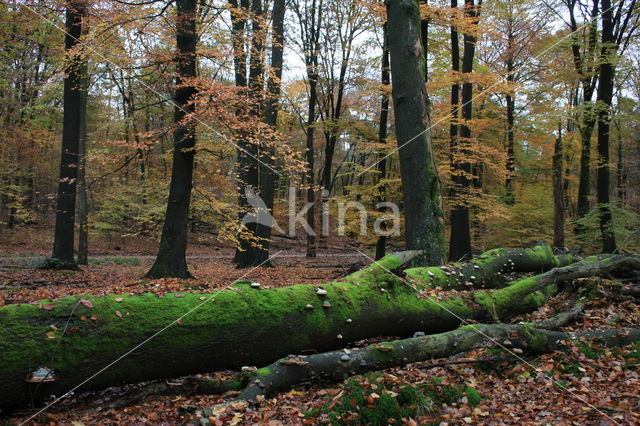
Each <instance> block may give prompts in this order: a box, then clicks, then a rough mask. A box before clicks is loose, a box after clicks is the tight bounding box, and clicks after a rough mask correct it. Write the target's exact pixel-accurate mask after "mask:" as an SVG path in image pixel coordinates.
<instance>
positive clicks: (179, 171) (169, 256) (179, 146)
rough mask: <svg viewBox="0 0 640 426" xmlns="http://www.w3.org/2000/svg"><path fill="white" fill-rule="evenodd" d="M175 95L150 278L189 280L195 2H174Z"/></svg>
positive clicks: (182, 0) (148, 275) (193, 125)
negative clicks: (169, 160)
mask: <svg viewBox="0 0 640 426" xmlns="http://www.w3.org/2000/svg"><path fill="white" fill-rule="evenodd" d="M176 12H177V14H176V91H175V99H174V103H175V106H174V114H173V117H174V125H175V126H176V128H175V130H174V132H173V155H172V157H173V166H172V172H171V183H170V186H169V197H168V199H167V210H166V213H165V218H164V226H163V227H162V235H161V237H160V248H159V250H158V255H157V256H156V260H155V262H154V264H153V266H152V267H151V269H150V270H149V272H147V277H150V278H164V277H176V278H189V277H191V274H190V273H189V271H188V269H187V259H186V251H187V220H188V219H189V205H190V202H191V189H192V185H193V160H194V157H195V150H194V148H195V144H196V129H195V123H193V121H192V118H191V117H189V115H190V114H192V113H193V112H194V111H195V106H194V104H193V96H194V95H195V94H196V88H195V87H194V86H193V83H192V82H191V81H190V80H191V79H193V78H195V77H196V44H197V40H198V34H197V32H196V13H197V1H196V0H177V1H176Z"/></svg>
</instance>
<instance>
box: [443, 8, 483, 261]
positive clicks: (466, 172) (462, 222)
mask: <svg viewBox="0 0 640 426" xmlns="http://www.w3.org/2000/svg"><path fill="white" fill-rule="evenodd" d="M464 6H465V7H464V15H465V17H467V18H469V17H470V18H472V19H473V20H474V22H475V23H477V20H478V18H479V16H480V11H479V9H478V8H477V7H476V6H475V5H474V4H473V0H465V2H464ZM476 39H477V37H476V36H475V34H473V33H465V35H464V49H463V53H462V74H463V76H464V75H465V74H466V75H467V76H466V78H465V81H464V83H463V84H462V120H463V123H462V124H461V125H460V139H459V143H458V145H460V144H462V145H463V146H462V148H459V147H458V148H457V149H456V151H455V152H454V153H453V154H454V164H453V179H454V185H453V186H454V191H455V192H456V197H462V198H463V199H462V200H458V201H457V203H456V204H455V205H454V206H453V207H452V209H451V215H450V222H451V237H450V241H449V260H452V261H455V260H460V259H467V258H469V257H470V256H471V224H470V221H469V205H468V203H469V200H468V197H469V194H468V192H469V186H470V185H471V176H472V170H471V164H470V163H469V162H468V160H467V158H460V157H461V156H462V157H468V148H467V147H466V146H468V145H469V144H470V143H471V129H470V127H469V121H470V120H471V119H472V118H473V102H472V100H473V83H471V82H470V81H468V80H469V74H470V73H471V72H473V58H474V56H475V48H476V41H477V40H476ZM456 154H457V155H456Z"/></svg>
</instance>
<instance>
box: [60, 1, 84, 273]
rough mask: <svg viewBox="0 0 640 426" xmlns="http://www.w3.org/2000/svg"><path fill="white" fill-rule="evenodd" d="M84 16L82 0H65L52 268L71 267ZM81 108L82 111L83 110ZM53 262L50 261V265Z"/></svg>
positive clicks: (81, 122)
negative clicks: (65, 55) (64, 63)
mask: <svg viewBox="0 0 640 426" xmlns="http://www.w3.org/2000/svg"><path fill="white" fill-rule="evenodd" d="M85 15H86V4H85V2H84V1H75V0H70V1H68V2H67V12H66V24H65V27H66V35H65V51H66V52H68V53H70V57H69V64H67V69H66V75H65V78H64V112H63V123H62V153H61V157H60V180H59V183H58V195H57V199H56V200H57V201H56V226H55V231H54V240H53V253H52V255H51V257H52V258H53V260H55V265H56V267H68V268H75V267H76V263H75V259H74V256H73V246H74V228H75V213H76V211H75V210H76V186H77V179H78V160H79V158H78V151H79V143H80V138H81V131H82V127H83V126H84V124H83V122H84V121H85V120H86V102H83V100H82V99H83V97H84V96H86V90H87V89H86V87H87V84H86V82H87V63H86V57H83V53H82V52H81V51H78V47H79V45H80V38H81V37H82V24H83V22H82V21H83V19H84V17H85ZM83 107H84V108H85V111H83ZM53 265H54V262H52V266H53Z"/></svg>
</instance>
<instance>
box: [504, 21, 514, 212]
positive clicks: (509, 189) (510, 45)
mask: <svg viewBox="0 0 640 426" xmlns="http://www.w3.org/2000/svg"><path fill="white" fill-rule="evenodd" d="M513 50H514V34H513V28H509V33H508V34H507V51H508V52H509V57H508V58H507V61H506V62H507V82H508V83H510V84H513V81H514V75H513V72H514V60H513V57H512V55H513ZM510 90H511V88H510ZM515 97H516V94H515V90H514V92H513V94H511V92H509V93H507V95H506V96H505V98H506V103H507V164H506V169H507V179H506V180H505V195H506V197H505V198H506V203H507V204H509V205H513V204H515V195H514V193H513V178H514V173H515V170H516V155H515V141H514V124H515V110H516V105H515V103H516V102H515Z"/></svg>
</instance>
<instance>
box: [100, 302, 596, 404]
mask: <svg viewBox="0 0 640 426" xmlns="http://www.w3.org/2000/svg"><path fill="white" fill-rule="evenodd" d="M583 309H584V305H583V304H582V303H580V302H578V303H576V304H575V305H574V306H573V307H572V308H571V309H569V310H568V311H565V312H561V313H559V314H557V315H556V316H554V317H553V318H549V319H547V320H544V321H542V322H539V323H536V324H535V325H534V326H535V327H536V328H540V329H543V330H545V331H549V330H557V329H558V328H560V327H564V326H565V325H567V324H569V323H571V322H573V321H574V320H575V319H576V318H577V317H578V316H579V315H580V314H581V313H582V311H583ZM527 330H528V329H527ZM536 331H538V330H536ZM541 331H542V330H541ZM543 332H544V331H543ZM478 333H480V332H478ZM451 334H452V332H447V333H444V335H445V336H448V335H451ZM481 336H482V334H481ZM421 337H422V338H421V339H405V340H402V341H399V342H389V343H384V344H377V345H371V346H369V347H367V348H358V349H353V350H344V349H343V350H340V351H333V352H329V353H324V354H317V355H309V356H305V355H299V356H295V355H289V356H288V357H286V358H283V359H280V360H278V361H276V362H274V363H273V364H271V365H269V366H267V367H265V368H262V369H260V370H258V369H256V368H255V367H245V368H243V371H241V372H238V373H237V374H235V375H234V376H233V377H231V378H227V379H224V380H220V379H209V378H201V377H193V376H192V377H185V378H183V379H181V380H173V381H172V382H171V383H169V382H166V381H163V382H152V383H148V384H146V385H144V386H142V387H141V388H139V389H133V390H131V391H129V392H127V393H126V394H124V395H120V396H119V397H118V399H116V400H115V401H112V402H110V403H108V405H107V407H108V408H124V407H127V406H129V405H132V404H134V403H137V402H139V401H141V400H142V399H144V398H146V397H147V396H149V395H168V394H169V395H177V394H181V395H194V394H200V395H203V394H207V395H221V394H224V393H226V392H229V391H237V392H238V394H239V395H240V398H241V399H249V400H256V399H257V398H258V395H269V394H274V393H277V392H280V391H284V390H286V389H288V388H289V387H292V386H295V385H297V384H300V383H303V382H307V381H311V380H314V381H325V382H326V381H329V382H338V381H340V380H343V379H344V378H346V376H352V375H354V374H359V373H364V372H366V371H370V370H376V369H381V368H386V367H391V366H401V365H403V364H405V363H407V362H417V361H425V359H414V360H412V361H409V359H408V358H406V357H403V358H402V359H397V357H396V358H393V357H385V360H384V361H385V363H386V364H384V365H379V364H378V363H376V362H367V359H369V360H374V361H375V360H378V359H379V358H380V356H379V354H378V352H377V351H383V352H388V351H393V348H394V346H398V345H399V346H401V347H402V348H405V347H420V346H425V343H426V342H428V338H427V337H426V336H421ZM483 337H485V339H484V340H483V341H482V344H484V345H485V346H487V343H489V344H491V343H495V342H492V341H491V339H490V338H489V337H488V336H487V335H484V336H483ZM527 337H529V336H527ZM435 338H436V339H442V336H435ZM444 340H445V343H446V344H445V345H444V346H443V347H442V348H438V349H439V350H443V349H444V350H445V352H446V353H447V354H448V356H452V355H455V354H457V353H459V352H458V350H460V351H461V352H464V347H465V346H464V345H463V346H462V349H460V348H458V346H457V342H456V343H455V344H454V342H452V341H449V340H447V339H444ZM435 343H437V340H434V341H432V342H430V345H429V347H427V348H426V349H423V351H422V352H421V353H424V352H425V351H426V352H427V353H431V351H432V348H433V346H434V344H435ZM498 343H499V342H498ZM510 345H511V343H510ZM491 346H495V345H491ZM523 346H524V345H523ZM372 351H373V352H372ZM416 352H417V351H416ZM352 353H354V354H355V353H357V355H356V357H357V358H358V359H359V363H358V364H357V365H356V367H357V368H356V369H353V368H351V366H350V364H346V362H350V361H351V356H350V354H352ZM515 357H517V355H514V357H512V358H511V359H516V358H515ZM482 361H483V360H473V361H470V360H464V361H446V362H443V363H438V364H431V365H429V366H425V367H423V368H431V367H434V366H438V365H445V364H456V363H467V362H482ZM389 362H391V363H392V364H388V363H389ZM343 367H347V368H346V370H345V369H344V368H343ZM229 403H233V402H232V401H228V402H226V403H224V404H229ZM103 408H105V407H103ZM196 410H197V409H196ZM214 410H215V411H219V410H217V408H216V409H214ZM199 411H201V412H202V413H208V414H207V416H209V415H211V414H210V412H211V409H210V408H209V409H208V408H204V409H202V410H199Z"/></svg>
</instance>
